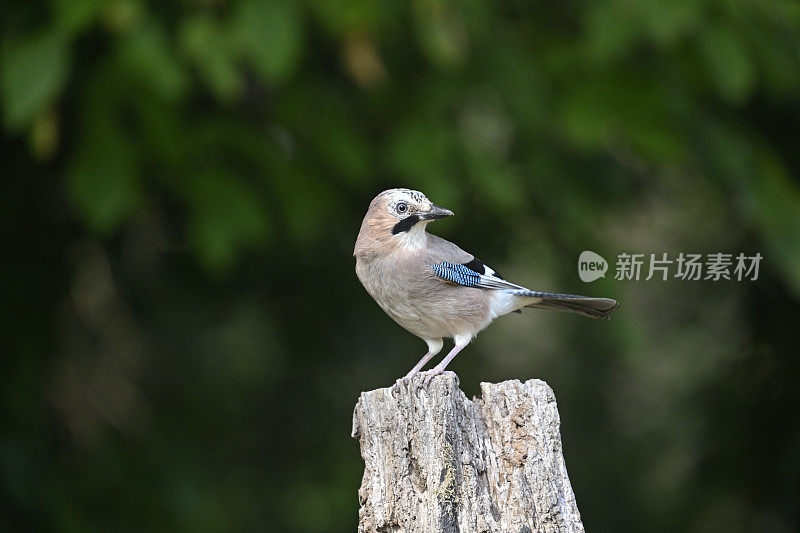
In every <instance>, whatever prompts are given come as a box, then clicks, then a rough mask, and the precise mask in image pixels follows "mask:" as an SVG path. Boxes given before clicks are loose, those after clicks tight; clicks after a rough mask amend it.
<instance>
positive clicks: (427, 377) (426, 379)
mask: <svg viewBox="0 0 800 533" xmlns="http://www.w3.org/2000/svg"><path fill="white" fill-rule="evenodd" d="M439 375H445V376H450V377H452V378H454V379H455V380H456V387H458V386H460V385H461V380H460V379H458V376H457V375H456V373H455V372H451V371H450V370H442V369H439V368H432V369H431V370H426V371H424V372H420V376H422V385H424V386H425V387H427V386H428V385H430V384H431V381H432V380H433V378H435V377H436V376H439Z"/></svg>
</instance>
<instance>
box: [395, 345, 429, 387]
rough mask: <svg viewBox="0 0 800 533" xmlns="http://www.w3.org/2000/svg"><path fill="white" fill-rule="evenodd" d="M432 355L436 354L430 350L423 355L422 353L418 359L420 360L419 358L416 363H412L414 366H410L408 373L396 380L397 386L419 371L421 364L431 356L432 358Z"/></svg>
mask: <svg viewBox="0 0 800 533" xmlns="http://www.w3.org/2000/svg"><path fill="white" fill-rule="evenodd" d="M434 355H436V352H432V351H429V352H428V353H426V354H425V355H423V356H422V359H420V360H419V363H417V364H416V365H414V368H412V369H411V370H410V371H409V372H408V374H406V375H405V376H403V377H402V378H399V379H398V380H397V386H398V387H399V386H400V385H402V384H403V383H408V382H409V381H410V380H411V377H412V376H414V374H416V373H417V372H419V371H420V369H421V368H422V367H423V366H425V364H426V363H427V362H428V361H430V360H431V358H432V357H433V356H434Z"/></svg>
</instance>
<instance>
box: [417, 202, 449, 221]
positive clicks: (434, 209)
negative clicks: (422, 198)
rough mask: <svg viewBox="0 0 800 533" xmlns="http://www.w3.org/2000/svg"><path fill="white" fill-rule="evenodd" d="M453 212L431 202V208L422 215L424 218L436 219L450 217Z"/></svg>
mask: <svg viewBox="0 0 800 533" xmlns="http://www.w3.org/2000/svg"><path fill="white" fill-rule="evenodd" d="M452 214H453V212H452V211H450V210H449V209H445V208H444V207H439V206H438V205H436V204H431V210H430V211H428V212H427V213H424V214H422V215H421V216H420V218H421V219H422V220H436V219H437V218H444V217H449V216H450V215H452Z"/></svg>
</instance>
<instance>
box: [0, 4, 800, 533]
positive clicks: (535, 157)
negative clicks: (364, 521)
mask: <svg viewBox="0 0 800 533" xmlns="http://www.w3.org/2000/svg"><path fill="white" fill-rule="evenodd" d="M0 25H1V26H2V37H1V38H0V40H1V41H2V49H1V50H0V100H1V101H2V103H1V104H0V111H2V126H3V132H4V133H3V145H2V154H3V163H4V167H5V169H6V170H5V172H4V175H5V176H6V177H5V179H4V180H3V181H4V192H3V194H2V197H1V198H0V202H2V203H1V204H0V206H2V210H0V212H2V216H3V217H4V224H3V228H4V230H5V232H6V235H5V237H6V238H5V242H6V243H7V246H6V253H5V254H4V256H5V257H4V261H3V274H4V276H3V277H4V279H5V283H4V286H5V289H6V290H7V293H8V294H7V296H6V298H5V301H6V305H5V308H6V312H7V315H8V317H7V319H6V320H4V321H2V322H3V324H2V330H0V333H2V335H1V336H0V339H2V340H0V343H2V344H0V346H2V347H3V354H4V357H3V358H2V363H0V364H2V367H0V368H2V370H3V374H4V376H5V380H4V381H5V385H4V386H3V387H2V391H1V392H0V399H1V400H2V406H3V409H2V415H0V420H2V436H1V437H0V501H1V502H2V503H1V504H0V529H3V530H12V531H13V530H56V531H73V530H74V531H93V530H97V531H104V530H109V529H113V530H122V531H126V530H131V531H140V530H143V529H144V530H184V531H198V530H199V531H241V530H254V529H255V530H267V531H273V530H274V531H352V530H353V528H354V527H355V522H356V520H357V516H356V510H357V506H358V502H357V497H356V490H357V487H358V483H359V478H360V473H361V472H360V469H361V462H360V459H359V457H358V452H357V445H356V443H355V442H353V441H351V440H350V439H349V438H348V433H349V427H348V426H349V415H350V409H351V408H352V406H353V404H354V402H355V399H356V397H357V394H358V392H359V391H360V390H363V389H370V388H375V387H378V386H385V385H388V384H390V383H391V382H392V381H393V379H394V378H395V377H397V376H399V375H402V374H403V373H405V371H407V369H408V367H410V366H412V365H413V363H414V362H416V361H417V359H418V357H419V356H420V355H421V352H422V351H423V348H424V346H422V343H421V342H419V341H418V340H416V339H414V338H412V337H411V336H409V335H408V334H406V333H405V332H404V331H402V330H401V329H400V328H398V327H396V326H395V325H394V324H393V323H391V321H390V320H389V319H388V318H387V317H385V316H383V314H382V313H381V312H380V310H379V309H378V308H377V306H375V304H374V303H373V302H372V301H371V300H370V299H369V298H368V296H366V294H365V293H364V291H363V290H362V289H361V287H360V286H359V285H358V282H357V281H356V279H355V276H354V274H353V272H352V266H353V265H352V257H351V253H352V244H353V242H354V240H355V234H356V232H357V230H358V227H359V223H360V219H361V217H362V216H363V212H364V211H365V210H366V206H367V204H368V202H369V200H370V199H371V198H372V197H373V196H374V195H375V194H376V193H377V192H379V191H380V190H382V189H384V188H388V187H391V186H408V187H413V188H417V189H420V190H423V191H424V192H425V193H427V194H428V196H430V197H431V198H432V199H433V200H434V201H435V202H436V203H439V204H441V205H445V206H447V207H450V208H452V209H453V210H454V211H455V212H456V214H457V215H458V216H457V217H455V218H454V219H452V221H448V222H442V223H437V224H436V225H434V226H433V227H432V228H431V229H432V230H433V231H434V232H437V233H441V234H443V235H445V236H446V237H448V238H451V239H453V240H455V241H456V242H458V243H460V244H461V245H462V246H463V247H464V248H466V249H468V250H471V251H474V252H475V253H476V254H477V255H478V256H479V257H481V258H483V259H485V260H486V261H488V262H489V263H490V264H493V265H496V266H497V267H498V269H499V270H501V271H502V272H503V273H504V274H505V275H506V276H507V277H508V278H510V279H514V280H518V281H519V282H520V283H523V284H525V285H529V286H535V287H536V288H540V289H543V290H548V289H555V290H559V291H571V292H591V293H592V294H597V295H604V296H612V297H615V298H617V299H619V300H620V301H621V302H622V308H621V309H620V311H619V312H618V314H617V315H615V319H614V320H613V321H611V322H608V323H597V322H592V321H586V320H582V319H580V318H579V317H570V316H562V315H557V316H552V315H547V314H545V313H540V312H530V313H526V314H525V315H524V316H521V317H517V316H514V317H511V318H506V319H504V320H503V321H499V322H498V323H497V324H496V325H494V326H493V327H492V328H490V329H489V330H488V331H487V332H485V333H484V334H482V336H481V337H480V338H479V340H478V341H476V343H475V344H474V345H473V346H471V347H470V348H469V349H468V350H466V351H465V352H464V355H462V356H459V358H458V359H457V360H456V361H455V363H454V365H455V367H454V368H455V370H457V371H458V372H459V374H460V375H461V377H462V383H463V386H464V388H465V390H467V391H468V392H477V390H478V389H477V383H478V382H479V381H481V380H485V381H489V380H499V379H511V378H523V379H525V378H528V377H532V376H535V377H541V378H543V379H546V380H547V381H548V382H549V383H550V384H551V385H552V386H553V387H554V389H555V391H556V394H557V397H558V399H559V403H560V407H561V414H562V419H563V427H562V432H563V436H564V446H565V454H566V460H567V463H568V465H569V469H570V475H571V478H572V481H573V486H574V488H575V492H576V494H577V497H578V502H579V506H580V509H581V511H582V513H583V518H584V521H585V524H586V526H587V527H588V528H589V529H592V530H598V531H604V530H606V531H619V530H626V531H627V530H647V531H674V530H696V531H752V530H768V531H792V530H796V529H797V528H798V526H799V525H800V517H799V516H798V505H797V502H798V501H800V494H798V485H797V483H796V482H797V479H798V478H800V420H798V417H797V414H796V406H797V405H798V404H799V403H798V402H800V393H799V392H798V389H797V386H796V385H797V377H796V376H797V375H798V371H800V363H798V360H797V357H796V352H797V344H798V338H797V334H796V322H797V319H798V318H800V316H799V314H798V307H797V304H798V299H800V187H799V186H798V175H800V157H798V156H799V155H800V149H799V147H800V145H799V144H798V142H800V128H798V124H800V4H798V3H797V2H794V1H789V0H772V1H770V2H750V3H742V2H729V1H723V0H700V1H689V0H648V1H643V2H627V1H623V0H602V1H597V2H592V3H588V4H587V3H582V2H570V1H567V2H523V1H518V0H504V1H499V2H480V1H477V0H465V1H462V2H450V1H443V0H412V1H408V2H402V1H399V0H388V1H383V2H368V1H365V0H354V1H349V2H344V1H341V0H336V1H334V0H307V1H304V2H294V1H281V0H180V1H172V2H163V1H162V2H156V1H145V0H51V1H49V2H15V3H10V4H7V5H6V6H5V7H4V10H3V18H2V22H0ZM584 249H591V250H595V251H597V252H599V253H601V255H604V256H605V257H606V258H613V257H614V256H615V255H616V254H618V253H621V252H646V253H650V252H653V253H659V252H670V253H677V252H680V251H684V252H718V251H728V252H733V253H736V252H739V251H744V252H748V253H754V252H756V251H759V252H761V253H762V254H763V255H764V257H765V260H764V264H763V267H762V274H761V278H760V279H759V280H758V281H756V282H751V283H736V282H717V283H712V282H698V283H690V282H679V281H670V282H656V281H649V282H643V281H642V282H618V281H614V280H613V279H612V277H611V276H609V278H607V279H604V280H602V281H598V282H596V283H595V284H593V285H591V286H586V285H582V284H579V282H578V281H577V276H576V275H575V274H576V273H575V272H574V268H573V265H574V263H575V261H576V258H577V255H578V253H579V252H580V251H582V250H584Z"/></svg>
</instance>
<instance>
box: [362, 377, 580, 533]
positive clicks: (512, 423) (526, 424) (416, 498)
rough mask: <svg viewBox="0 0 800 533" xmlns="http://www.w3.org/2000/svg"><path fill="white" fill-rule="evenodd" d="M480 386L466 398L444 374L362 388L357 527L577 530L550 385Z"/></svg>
mask: <svg viewBox="0 0 800 533" xmlns="http://www.w3.org/2000/svg"><path fill="white" fill-rule="evenodd" d="M481 391H482V398H475V399H473V400H472V401H470V400H468V399H467V397H466V396H465V395H464V393H463V392H462V391H461V390H460V389H459V388H458V385H457V383H456V380H455V379H454V378H453V377H451V376H449V375H442V376H437V377H436V378H435V379H434V380H433V381H432V382H431V384H430V386H428V387H427V388H426V387H420V386H419V385H418V384H413V383H412V384H410V385H406V386H404V387H401V388H399V389H397V390H392V389H391V388H386V389H377V390H374V391H370V392H364V393H361V397H360V398H359V400H358V403H357V404H356V408H355V412H354V413H353V433H352V435H353V437H354V438H357V439H358V441H359V444H360V446H361V456H362V457H363V458H364V463H365V468H364V477H363V479H362V482H361V489H360V490H359V492H358V496H359V501H360V504H361V508H360V510H359V522H358V531H359V532H386V533H388V532H407V533H411V532H425V533H430V532H448V533H450V532H456V531H457V532H461V533H467V532H514V533H518V532H519V533H533V532H539V531H547V532H551V531H558V532H563V531H570V532H572V531H583V524H582V523H581V518H580V513H579V512H578V506H577V504H576V503H575V495H574V494H573V493H572V487H571V485H570V482H569V478H568V477H567V469H566V466H565V464H564V457H563V455H562V451H561V435H560V432H559V428H560V419H559V415H558V409H557V407H556V399H555V395H554V394H553V391H552V389H550V387H549V386H548V385H547V383H545V382H544V381H540V380H538V379H532V380H529V381H527V382H525V383H521V382H520V381H519V380H513V381H504V382H502V383H497V384H495V383H481Z"/></svg>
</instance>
